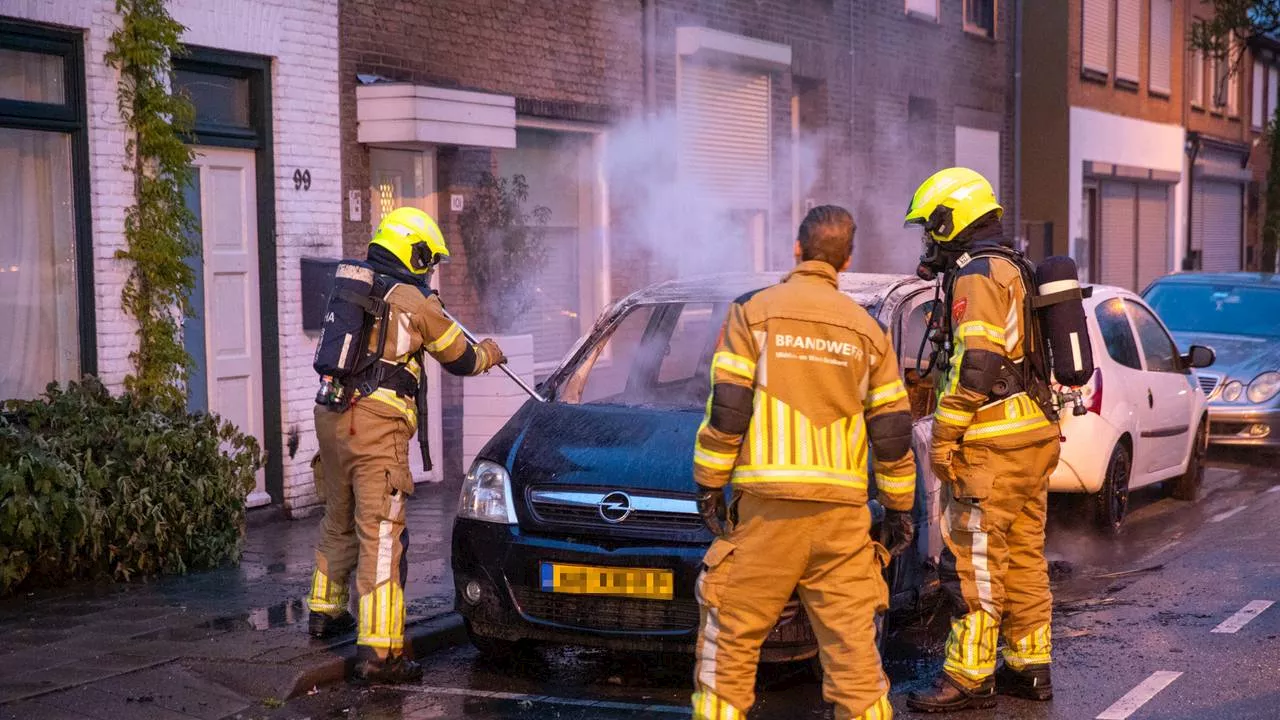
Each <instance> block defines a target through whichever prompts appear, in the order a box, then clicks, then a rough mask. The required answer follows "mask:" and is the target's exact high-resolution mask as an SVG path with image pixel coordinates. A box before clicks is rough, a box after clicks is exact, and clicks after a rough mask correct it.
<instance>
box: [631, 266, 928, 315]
mask: <svg viewBox="0 0 1280 720" xmlns="http://www.w3.org/2000/svg"><path fill="white" fill-rule="evenodd" d="M786 276H787V274H786V273H781V272H759V273H719V274H715V275H700V276H697V277H690V278H682V279H679V280H668V281H666V282H661V283H657V284H655V285H650V286H648V287H646V288H643V289H641V290H638V291H636V292H634V293H632V294H631V295H630V296H628V297H627V298H626V300H624V301H623V304H625V305H641V304H644V305H648V304H654V303H669V302H731V301H733V300H735V299H736V298H739V297H741V296H742V295H745V294H746V293H749V292H751V291H752V290H759V289H761V288H765V287H769V286H770V285H777V284H778V283H779V282H782V280H783V278H785V277H786ZM911 281H916V282H923V281H920V280H919V279H918V278H916V277H915V276H914V275H893V274H886V273H840V291H841V292H843V293H845V294H846V295H849V296H850V297H852V298H853V299H854V300H855V301H856V302H857V303H858V304H859V305H862V306H864V307H870V306H873V305H876V304H877V303H879V302H881V301H883V300H884V299H885V297H887V296H888V295H889V293H891V292H892V291H893V290H894V288H897V287H898V286H900V285H902V284H905V283H909V282H911Z"/></svg>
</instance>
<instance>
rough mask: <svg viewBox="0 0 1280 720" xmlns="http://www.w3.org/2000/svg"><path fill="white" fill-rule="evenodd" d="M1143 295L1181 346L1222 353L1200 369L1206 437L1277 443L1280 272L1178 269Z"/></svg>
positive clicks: (1248, 444) (1237, 443)
mask: <svg viewBox="0 0 1280 720" xmlns="http://www.w3.org/2000/svg"><path fill="white" fill-rule="evenodd" d="M1143 297H1144V298H1145V299H1146V301H1147V303H1148V304H1150V305H1151V307H1153V308H1155V310H1156V312H1157V313H1159V314H1160V317H1161V318H1162V319H1163V320H1164V322H1165V324H1166V325H1168V326H1169V329H1170V330H1171V331H1172V332H1173V335H1174V338H1175V339H1176V340H1177V341H1178V345H1179V346H1181V347H1187V346H1190V345H1191V344H1198V345H1208V346H1210V347H1212V348H1213V349H1214V351H1215V352H1216V353H1217V360H1216V362H1215V363H1214V364H1213V368H1212V369H1211V370H1208V371H1206V370H1200V371H1198V375H1199V378H1200V387H1201V388H1202V389H1203V390H1204V392H1205V395H1207V396H1208V398H1209V442H1210V443H1211V444H1214V445H1235V446H1246V447H1267V448H1280V275H1263V274H1258V273H1179V274H1175V275H1169V276H1167V277H1164V278H1161V279H1159V280H1157V281H1156V282H1154V283H1152V285H1151V286H1150V287H1149V288H1147V290H1146V292H1144V293H1143Z"/></svg>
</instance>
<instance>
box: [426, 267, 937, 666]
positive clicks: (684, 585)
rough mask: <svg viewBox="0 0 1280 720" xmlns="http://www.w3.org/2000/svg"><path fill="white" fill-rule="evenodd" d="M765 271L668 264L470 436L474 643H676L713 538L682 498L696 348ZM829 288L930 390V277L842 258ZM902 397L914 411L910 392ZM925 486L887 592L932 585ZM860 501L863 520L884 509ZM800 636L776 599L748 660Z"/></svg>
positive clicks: (462, 570)
mask: <svg viewBox="0 0 1280 720" xmlns="http://www.w3.org/2000/svg"><path fill="white" fill-rule="evenodd" d="M779 279H780V276H777V275H768V274H743V275H732V276H717V277H714V278H702V279H695V280H685V281H673V282H669V283H664V284H660V285H655V286H653V287H650V288H648V289H646V290H643V291H640V292H638V293H635V294H633V295H631V296H629V297H627V298H626V299H624V300H622V301H620V302H618V303H617V304H616V305H614V307H612V308H611V309H609V310H608V311H606V312H605V313H604V314H603V315H602V316H601V318H600V320H599V321H598V322H597V323H596V326H595V328H594V330H593V331H592V332H591V333H589V334H588V335H587V336H585V337H584V338H583V339H582V340H580V341H579V343H578V345H577V346H576V347H575V348H574V350H573V351H571V352H570V353H569V355H568V356H567V357H566V359H565V360H564V362H563V363H562V364H561V365H560V367H559V368H558V369H557V370H556V371H555V372H554V373H553V374H552V375H551V376H550V377H549V378H548V379H547V380H546V382H544V383H543V385H542V386H541V389H542V392H543V393H544V394H545V395H546V396H547V397H548V398H549V400H550V402H547V403H539V402H535V401H530V402H528V403H526V404H525V405H524V407H523V408H522V409H521V410H520V411H519V412H518V413H517V414H516V415H515V416H514V417H512V418H511V420H510V421H508V422H507V423H506V425H505V426H504V427H503V428H502V429H501V430H500V431H499V432H498V433H497V434H496V435H495V436H494V437H493V438H492V440H490V442H489V443H488V444H487V445H486V446H485V448H484V449H483V451H482V452H481V453H480V455H479V457H478V458H477V460H476V461H475V463H474V464H473V465H472V467H471V469H470V471H469V472H468V474H467V477H466V480H465V481H464V485H463V488H462V494H461V499H460V506H459V511H458V519H457V521H456V523H455V525H454V529H453V558H452V564H453V577H454V584H455V588H456V594H457V607H458V610H459V611H460V612H461V614H462V616H463V617H464V618H465V620H466V627H467V631H468V633H469V634H470V637H471V639H472V641H473V643H474V644H475V645H476V646H477V647H478V648H480V649H481V651H483V652H486V653H490V654H494V655H503V654H509V653H511V652H513V651H514V650H516V649H517V647H518V644H522V643H523V644H527V643H528V642H539V641H541V642H551V643H560V644H571V645H586V646H599V647H607V648H614V649H631V650H651V651H672V652H680V651H686V650H687V651H691V650H692V647H693V643H694V640H695V639H696V636H697V629H698V620H699V618H698V604H697V601H696V600H695V599H694V591H693V588H694V582H695V580H696V578H697V575H698V572H699V569H700V565H701V561H702V556H703V553H704V551H705V550H706V547H707V545H708V544H709V543H710V542H711V540H712V537H711V534H710V533H709V532H708V531H707V530H706V529H705V528H704V527H703V524H702V521H701V519H700V518H699V516H698V512H697V507H696V503H695V500H694V483H693V475H692V456H693V443H694V437H695V434H696V432H697V428H698V425H699V423H700V422H701V420H702V415H703V411H704V408H705V406H706V402H707V396H708V393H709V391H710V376H711V369H710V368H711V356H712V351H713V350H714V347H715V342H716V336H717V334H718V332H719V329H720V326H721V324H722V323H723V320H724V316H725V313H726V312H727V311H728V306H729V303H730V302H731V301H732V300H733V299H734V298H736V297H738V296H739V295H741V294H743V293H744V292H747V291H749V290H753V289H757V288H760V287H764V286H767V285H770V284H772V283H775V282H777V281H778V280H779ZM841 290H842V291H843V292H845V293H846V294H848V295H850V296H851V297H853V298H854V299H855V300H857V301H858V302H859V303H860V304H861V305H862V306H863V307H865V308H867V309H868V311H870V312H871V314H872V315H873V316H875V317H877V318H878V319H879V320H880V321H881V322H883V323H885V324H886V325H887V326H889V327H891V328H892V329H893V334H894V340H895V345H896V346H897V347H899V348H902V349H903V350H902V352H901V353H900V356H901V357H900V360H901V362H902V363H903V367H904V370H905V372H906V379H907V382H908V386H909V390H910V391H912V392H913V397H915V398H927V397H930V396H931V393H929V392H928V389H927V388H921V387H920V386H919V384H918V383H917V382H915V381H916V380H917V379H918V378H917V377H916V375H915V374H914V369H915V366H916V361H917V358H916V355H917V353H916V351H915V348H916V347H917V346H919V345H920V342H921V339H922V338H923V336H924V334H925V325H926V317H927V315H926V313H927V312H928V310H929V309H930V308H931V303H932V302H933V300H934V294H933V291H932V289H931V286H927V285H925V284H924V283H923V282H921V281H919V280H916V279H915V278H913V277H903V276H885V275H854V274H845V275H842V276H841ZM913 406H916V407H918V414H919V415H924V414H926V413H927V412H928V411H929V408H928V407H927V401H925V402H924V403H915V402H913ZM923 422H928V421H927V420H926V421H923ZM924 429H925V428H924V427H923V426H922V427H918V428H917V437H921V436H922V435H924V433H923V432H922V430H924ZM918 454H919V453H918ZM917 465H918V466H919V462H917ZM937 490H938V487H937V482H936V481H934V480H932V479H931V478H930V477H929V476H927V475H926V474H924V473H921V475H920V482H919V483H918V484H917V503H916V511H915V515H916V523H917V533H916V544H915V547H914V549H913V550H910V551H908V552H907V553H905V554H904V555H902V556H901V557H899V558H898V559H896V560H895V561H894V562H893V563H892V564H891V565H890V566H889V568H888V570H887V579H888V581H889V584H890V595H891V608H893V609H904V608H909V607H911V606H913V605H914V604H916V603H918V602H919V601H920V600H921V598H922V597H924V596H925V595H927V594H928V593H929V592H930V591H931V590H933V589H934V588H936V586H937V574H936V570H935V567H936V559H937V557H938V555H939V553H940V551H941V540H940V538H939V533H938V523H937V515H938V496H937ZM871 505H872V512H873V517H875V518H877V520H878V518H879V517H881V516H882V514H883V511H882V509H881V508H880V507H879V505H878V504H876V503H875V502H874V500H873V501H872V503H871ZM873 532H874V530H873ZM815 652H816V645H815V641H814V637H813V633H812V630H811V629H810V627H809V624H808V622H807V621H806V619H805V617H804V613H803V611H802V610H801V608H800V604H799V601H798V599H793V600H792V602H791V603H789V604H788V606H787V609H786V611H784V613H783V615H782V617H781V618H780V619H779V621H778V623H777V626H776V627H775V628H774V630H773V632H772V633H771V634H770V636H769V638H768V640H767V641H766V643H765V646H764V649H763V652H762V660H764V661H766V662H770V661H785V660H799V659H803V658H807V657H811V656H813V655H814V654H815Z"/></svg>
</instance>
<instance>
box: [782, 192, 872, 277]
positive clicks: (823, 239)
mask: <svg viewBox="0 0 1280 720" xmlns="http://www.w3.org/2000/svg"><path fill="white" fill-rule="evenodd" d="M857 229H858V226H857V225H856V224H855V223H854V222H853V216H852V215H850V214H849V211H848V210H845V209H844V208H842V207H840V206H839V205H819V206H818V207H815V208H814V209H812V210H810V211H809V214H808V215H805V216H804V221H803V222H801V223H800V231H799V232H798V233H797V234H796V261H797V262H805V261H807V260H821V261H823V262H825V263H827V264H828V265H830V266H831V267H833V268H835V269H836V270H837V271H838V272H844V271H845V270H848V269H849V261H850V257H851V256H852V255H853V233H854V231H856V230H857Z"/></svg>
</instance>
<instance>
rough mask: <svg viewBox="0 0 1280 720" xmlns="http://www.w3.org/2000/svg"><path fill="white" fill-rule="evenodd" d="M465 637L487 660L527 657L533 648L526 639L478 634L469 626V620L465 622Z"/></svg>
mask: <svg viewBox="0 0 1280 720" xmlns="http://www.w3.org/2000/svg"><path fill="white" fill-rule="evenodd" d="M466 629H467V639H468V640H470V641H471V644H472V645H474V646H475V648H476V650H479V651H480V654H481V655H483V656H484V657H485V659H487V660H491V661H494V662H496V663H509V662H512V661H515V660H519V659H522V658H527V657H528V656H529V654H530V651H531V650H532V648H533V645H532V643H530V642H529V641H527V640H503V639H501V638H493V637H488V636H485V635H480V634H479V633H477V632H476V631H475V628H473V627H472V626H471V622H470V621H467V622H466Z"/></svg>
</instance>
